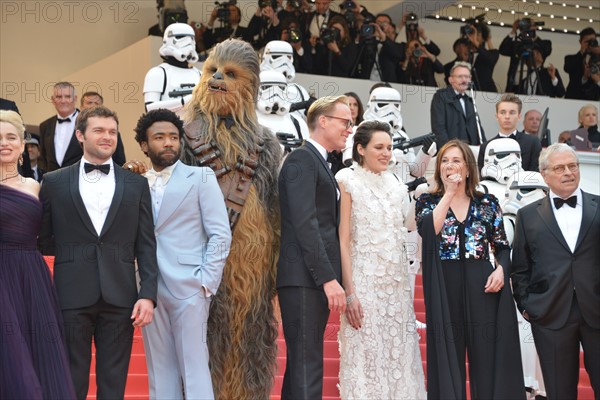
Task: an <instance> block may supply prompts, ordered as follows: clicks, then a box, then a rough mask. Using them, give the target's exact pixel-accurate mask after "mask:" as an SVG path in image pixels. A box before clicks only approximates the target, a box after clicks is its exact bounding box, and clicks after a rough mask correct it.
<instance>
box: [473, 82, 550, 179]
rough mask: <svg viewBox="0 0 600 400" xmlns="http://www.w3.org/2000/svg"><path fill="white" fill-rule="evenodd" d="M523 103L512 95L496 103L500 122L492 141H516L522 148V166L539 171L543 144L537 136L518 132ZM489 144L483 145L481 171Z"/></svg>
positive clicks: (508, 94)
mask: <svg viewBox="0 0 600 400" xmlns="http://www.w3.org/2000/svg"><path fill="white" fill-rule="evenodd" d="M522 109H523V103H522V102H521V99H519V98H518V97H517V96H515V95H514V94H511V93H507V94H505V95H502V97H501V98H500V100H499V101H498V102H497V103H496V119H497V120H498V128H499V129H498V134H497V135H496V136H495V137H493V138H492V139H490V141H491V140H494V139H499V138H510V139H514V140H516V141H517V142H518V143H519V147H521V165H522V166H523V169H524V170H525V171H538V170H539V168H538V158H539V156H540V152H541V151H542V143H541V142H540V139H539V138H538V137H536V136H532V135H528V134H526V133H525V132H520V131H518V130H517V124H518V123H519V121H520V120H521V110H522ZM488 143H489V142H486V143H484V144H482V145H481V147H480V148H479V156H478V157H477V165H478V166H479V171H481V169H482V168H483V159H484V157H485V151H486V148H487V145H488Z"/></svg>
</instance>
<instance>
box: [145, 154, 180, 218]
mask: <svg viewBox="0 0 600 400" xmlns="http://www.w3.org/2000/svg"><path fill="white" fill-rule="evenodd" d="M177 163H179V161H177V162H176V163H175V164H173V165H169V166H168V167H166V168H163V170H162V171H160V172H157V171H156V170H155V169H154V168H152V169H150V170H149V171H148V172H146V174H144V176H145V177H146V178H147V179H148V186H150V195H151V196H152V213H153V215H154V223H155V224H156V221H157V220H158V212H159V211H160V206H161V205H162V199H163V196H164V194H165V188H166V186H167V183H168V182H169V179H171V175H172V174H173V170H174V169H175V167H176V166H177Z"/></svg>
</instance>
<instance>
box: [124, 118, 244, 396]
mask: <svg viewBox="0 0 600 400" xmlns="http://www.w3.org/2000/svg"><path fill="white" fill-rule="evenodd" d="M135 132H136V136H135V139H136V140H137V142H138V143H139V144H140V147H141V149H142V151H143V152H144V153H145V154H146V155H147V156H148V157H149V158H150V161H151V163H152V169H151V170H150V171H148V172H147V173H146V177H147V178H148V184H149V185H150V193H151V196H152V206H153V215H154V225H155V226H154V232H155V234H156V242H157V258H158V267H159V276H158V305H157V308H156V312H155V314H154V324H152V325H151V326H150V325H149V326H148V327H146V328H144V348H145V351H146V362H147V365H148V381H149V384H150V398H151V399H183V398H184V393H185V398H187V399H213V398H214V394H213V387H212V382H211V377H210V371H209V368H208V359H209V355H208V347H207V344H206V336H207V320H208V311H209V306H210V302H211V297H212V295H214V294H215V293H216V292H217V290H218V288H219V284H220V282H221V276H222V274H223V267H224V265H225V259H226V258H227V255H228V254H229V245H230V243H231V230H230V229H229V219H228V217H227V211H226V209H225V203H224V202H223V194H222V192H221V189H220V188H219V185H218V183H217V179H216V177H215V174H214V172H213V171H212V170H211V169H210V168H205V167H202V168H200V167H190V166H187V165H185V164H182V163H181V162H180V161H179V155H180V144H181V138H182V137H183V134H184V131H183V123H182V122H181V120H180V119H179V118H178V117H177V115H176V114H175V113H173V112H171V111H168V110H164V109H159V110H154V111H150V112H149V113H147V114H145V115H143V116H142V117H141V118H140V119H139V121H138V124H137V127H136V128H135ZM128 165H129V163H126V164H125V167H128ZM233 350H234V349H233Z"/></svg>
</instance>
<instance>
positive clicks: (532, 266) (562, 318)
mask: <svg viewBox="0 0 600 400" xmlns="http://www.w3.org/2000/svg"><path fill="white" fill-rule="evenodd" d="M599 202H600V198H599V197H598V196H596V195H593V194H589V193H585V192H584V193H583V214H582V218H581V227H580V229H579V236H578V238H577V244H576V246H575V251H573V252H572V251H571V250H570V249H569V246H568V245H567V242H566V241H565V238H564V236H563V235H562V232H561V231H560V228H559V226H558V223H557V222H556V218H555V217H554V212H553V210H552V205H551V204H550V198H549V196H547V197H545V198H543V199H542V200H539V201H537V202H535V203H532V204H529V205H528V206H525V207H523V208H522V209H520V210H519V212H518V213H517V221H516V227H515V239H514V243H513V254H512V272H511V277H512V286H513V294H514V297H515V300H516V302H517V307H518V308H519V310H520V311H521V312H523V311H527V313H528V314H529V319H530V320H531V321H532V322H535V323H537V324H539V325H541V326H544V327H546V328H549V329H560V328H561V327H563V326H564V324H565V323H566V322H567V318H568V316H569V311H570V310H571V304H572V301H573V291H576V293H577V301H578V303H579V308H580V309H581V315H582V316H583V318H584V320H585V321H586V323H587V324H588V325H590V326H591V327H592V328H594V329H600V246H598V238H599V237H600V208H599V204H598V203H599ZM564 207H567V206H564Z"/></svg>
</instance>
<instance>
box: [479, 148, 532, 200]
mask: <svg viewBox="0 0 600 400" xmlns="http://www.w3.org/2000/svg"><path fill="white" fill-rule="evenodd" d="M522 171H523V167H522V165H521V146H520V145H519V143H518V142H517V141H516V140H514V139H509V138H500V139H494V140H490V141H489V142H488V145H487V147H486V149H485V154H484V156H483V168H482V169H481V182H480V183H479V190H480V191H482V192H484V193H491V194H493V195H494V196H496V198H497V199H498V201H501V200H502V199H503V198H504V195H505V192H506V184H507V183H508V181H509V180H510V178H511V177H512V176H513V175H515V174H517V175H518V174H519V173H520V172H522Z"/></svg>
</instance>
